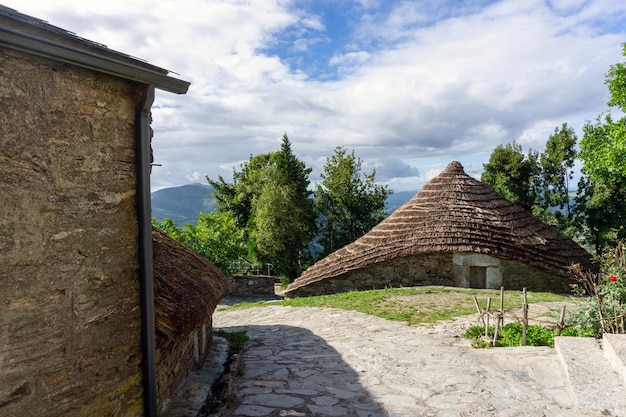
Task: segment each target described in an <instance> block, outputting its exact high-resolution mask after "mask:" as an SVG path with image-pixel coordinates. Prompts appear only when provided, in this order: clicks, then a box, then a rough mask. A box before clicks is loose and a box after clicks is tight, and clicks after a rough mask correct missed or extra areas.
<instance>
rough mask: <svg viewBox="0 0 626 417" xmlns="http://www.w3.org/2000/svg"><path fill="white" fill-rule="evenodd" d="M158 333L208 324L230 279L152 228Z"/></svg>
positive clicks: (169, 334) (187, 330)
mask: <svg viewBox="0 0 626 417" xmlns="http://www.w3.org/2000/svg"><path fill="white" fill-rule="evenodd" d="M152 240H153V242H154V247H155V253H154V298H155V300H154V308H155V326H156V330H157V335H163V336H165V337H167V338H168V339H176V338H177V337H180V336H183V335H186V334H188V333H190V332H191V331H193V330H195V329H197V328H199V326H200V325H201V324H203V323H206V322H207V321H208V320H209V319H210V318H211V316H212V315H213V312H214V311H215V308H216V307H217V304H218V303H219V301H220V300H221V299H222V297H223V296H224V295H226V293H227V292H228V279H227V278H226V277H225V276H224V274H223V273H222V271H220V270H219V268H217V267H216V266H215V265H213V264H212V263H211V262H209V261H208V260H207V259H205V258H203V257H202V256H200V255H198V254H197V253H195V252H194V251H192V250H191V249H189V248H188V247H186V246H185V245H183V244H182V243H179V242H177V241H176V240H174V239H172V238H170V237H168V236H167V235H166V234H165V233H163V232H161V231H160V230H158V229H155V228H153V229H152Z"/></svg>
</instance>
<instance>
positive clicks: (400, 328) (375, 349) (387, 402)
mask: <svg viewBox="0 0 626 417" xmlns="http://www.w3.org/2000/svg"><path fill="white" fill-rule="evenodd" d="M213 319H214V327H216V328H224V329H225V330H229V329H230V330H234V329H236V328H237V329H238V328H246V329H247V331H248V335H249V336H250V341H249V349H248V350H247V351H246V352H245V353H244V355H243V366H244V375H243V376H241V377H239V378H237V379H236V381H235V389H234V393H235V397H236V399H237V404H236V406H235V408H234V409H233V416H238V417H245V416H250V417H253V416H357V417H368V416H370V417H375V416H391V417H409V416H412V417H413V416H415V417H417V416H422V417H426V416H437V417H452V416H498V417H513V416H542V417H543V416H563V417H566V416H572V417H573V416H582V415H584V414H581V413H578V412H577V411H576V410H575V407H574V405H573V402H572V399H571V398H570V395H569V393H568V388H567V383H566V380H565V376H564V372H563V370H562V368H561V366H560V363H559V359H558V357H557V355H556V353H555V351H554V350H553V349H551V348H544V347H524V348H497V349H473V348H471V347H470V346H469V342H468V341H467V340H463V339H460V338H458V334H459V333H460V331H461V330H462V329H461V327H467V326H468V325H469V322H468V321H467V320H466V321H465V322H463V321H460V322H455V323H452V324H450V323H448V324H439V325H437V326H432V327H410V326H407V325H404V324H402V323H398V322H391V321H387V320H384V319H381V318H377V317H373V316H368V315H365V314H360V313H356V312H352V311H343V310H335V309H324V308H292V307H285V306H278V305H276V306H269V307H258V308H253V309H246V310H232V311H221V310H219V309H218V310H217V311H216V312H215V314H214V317H213ZM455 336H456V337H455Z"/></svg>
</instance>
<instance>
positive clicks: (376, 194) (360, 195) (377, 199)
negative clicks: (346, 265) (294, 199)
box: [315, 147, 393, 256]
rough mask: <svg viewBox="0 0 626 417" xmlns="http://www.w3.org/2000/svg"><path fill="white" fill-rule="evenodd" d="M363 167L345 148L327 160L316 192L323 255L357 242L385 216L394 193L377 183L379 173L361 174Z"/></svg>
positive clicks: (338, 149) (337, 149)
mask: <svg viewBox="0 0 626 417" xmlns="http://www.w3.org/2000/svg"><path fill="white" fill-rule="evenodd" d="M361 166H362V161H361V159H360V158H357V157H356V156H355V155H354V151H352V153H350V154H349V153H348V152H347V150H346V149H345V148H343V147H337V148H335V153H334V154H333V156H331V157H330V158H327V159H326V164H325V165H324V172H323V174H322V175H321V177H322V179H323V180H322V182H321V184H319V185H318V186H317V188H316V192H315V203H316V209H317V212H318V227H319V231H320V244H321V245H322V247H323V248H324V250H323V252H322V254H321V256H324V255H327V254H329V253H331V252H333V251H335V250H337V249H339V248H341V247H343V246H345V245H347V244H349V243H351V242H353V241H355V240H356V239H358V238H359V237H361V236H363V235H364V234H365V233H367V232H368V231H369V230H370V229H371V228H372V227H374V226H375V225H377V224H378V223H380V221H381V220H383V219H384V217H385V215H384V208H385V201H386V199H387V196H389V195H390V194H391V193H392V192H393V191H392V190H390V189H389V188H388V187H387V186H380V185H376V184H375V181H376V171H372V172H371V173H370V174H363V175H362V174H361Z"/></svg>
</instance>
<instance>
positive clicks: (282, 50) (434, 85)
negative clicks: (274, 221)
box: [0, 0, 626, 191]
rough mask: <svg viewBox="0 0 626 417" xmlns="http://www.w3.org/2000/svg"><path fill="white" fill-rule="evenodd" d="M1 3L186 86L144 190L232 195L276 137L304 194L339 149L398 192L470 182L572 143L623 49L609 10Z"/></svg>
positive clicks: (485, 2) (476, 0)
mask: <svg viewBox="0 0 626 417" xmlns="http://www.w3.org/2000/svg"><path fill="white" fill-rule="evenodd" d="M0 2H1V3H2V4H3V5H5V6H7V7H11V8H13V9H16V10H17V11H19V12H21V13H24V14H27V15H31V16H33V17H36V18H39V19H43V20H46V21H48V22H49V23H50V24H52V25H55V26H58V27H61V28H63V29H66V30H69V31H71V32H74V33H76V34H77V35H79V36H81V37H83V38H87V39H90V40H93V41H96V42H98V43H101V44H104V45H106V46H107V47H109V48H111V49H113V50H116V51H119V52H123V53H126V54H129V55H132V56H134V57H138V58H141V59H143V60H146V61H148V62H150V63H151V64H154V65H157V66H159V67H162V68H165V69H167V70H170V71H172V73H171V75H172V76H174V77H177V78H181V79H184V80H187V81H190V82H191V86H190V88H189V91H188V93H187V94H186V95H176V94H172V93H168V92H163V91H157V94H156V100H155V103H154V105H153V108H152V113H153V124H152V127H153V129H154V137H153V142H152V144H153V148H154V155H155V163H156V164H160V166H155V167H154V168H153V171H152V178H151V182H152V189H153V191H155V190H158V189H161V188H165V187H172V186H178V185H184V184H189V183H205V184H206V179H205V176H209V177H210V178H212V179H216V178H217V177H218V176H219V175H221V176H223V177H224V179H225V180H226V181H229V182H230V181H231V179H232V172H233V169H239V167H240V164H241V163H243V162H245V161H247V160H248V159H249V158H250V156H251V155H256V154H260V153H266V152H272V151H276V150H278V149H279V148H280V144H281V139H282V136H283V134H285V133H286V134H287V135H288V137H289V140H290V142H291V144H292V149H293V152H294V153H295V154H296V156H297V157H298V158H300V159H301V160H302V161H304V162H305V164H306V165H307V166H308V167H311V168H312V169H313V171H312V173H311V175H310V177H309V179H310V180H311V181H312V183H313V184H315V183H316V182H318V181H319V174H320V173H321V172H322V171H323V167H324V164H325V162H326V158H329V157H331V156H332V154H333V152H334V150H335V148H336V147H337V146H343V147H345V148H347V149H348V150H349V151H354V153H355V155H356V156H357V157H359V158H360V159H361V160H362V161H363V166H362V170H363V173H370V172H371V171H372V170H374V169H375V170H376V179H377V181H378V182H379V183H380V184H386V185H388V186H389V187H390V188H391V189H393V190H396V191H407V190H418V189H420V188H421V186H422V185H423V184H424V183H426V182H427V181H428V180H430V179H431V178H432V177H434V176H436V175H437V174H438V173H439V172H440V171H441V170H442V169H444V168H445V166H446V165H447V164H448V163H449V162H451V161H460V162H461V163H462V164H463V166H464V167H465V171H466V172H467V173H468V174H470V175H472V176H474V177H476V178H480V174H481V173H482V170H483V163H486V162H487V161H488V160H489V156H490V154H491V152H492V151H493V149H494V148H495V147H496V146H497V145H498V144H506V143H509V142H512V141H516V142H518V143H519V144H521V145H522V147H523V148H524V151H525V152H526V151H528V150H529V149H534V150H537V151H542V150H543V147H544V144H545V142H546V140H547V139H548V137H549V135H550V134H551V133H552V132H554V130H555V128H557V127H560V126H561V125H562V124H563V123H568V125H569V126H570V127H572V128H574V130H575V132H576V133H577V134H578V137H579V139H580V138H582V126H583V125H584V124H585V122H586V121H592V122H593V121H595V120H596V118H597V117H598V116H599V115H600V114H601V113H603V112H604V113H606V112H607V111H608V108H607V105H606V102H607V99H608V90H607V88H606V85H605V84H604V81H605V74H606V72H607V71H608V69H609V67H610V65H612V64H615V63H618V62H622V61H623V57H622V54H621V52H622V47H621V45H622V44H623V43H624V42H626V2H625V1H616V0H502V1H497V0H467V1H453V0H439V1H438V0H414V1H400V0H222V1H218V0H121V1H119V0H107V1H97V2H96V1H94V2H92V1H85V0H54V1H49V0H39V1H33V0H0Z"/></svg>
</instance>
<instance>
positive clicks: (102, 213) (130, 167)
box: [0, 48, 147, 417]
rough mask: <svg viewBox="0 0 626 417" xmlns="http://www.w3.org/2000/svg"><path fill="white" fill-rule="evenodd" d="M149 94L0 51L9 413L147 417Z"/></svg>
mask: <svg viewBox="0 0 626 417" xmlns="http://www.w3.org/2000/svg"><path fill="white" fill-rule="evenodd" d="M145 88H147V87H146V86H144V85H140V84H135V83H131V82H128V81H124V80H121V79H119V78H116V77H113V76H109V75H105V74H102V73H97V72H93V71H89V70H85V69H80V68H77V67H73V66H71V65H66V64H61V63H58V62H53V61H49V60H47V59H44V58H39V57H34V56H32V55H27V54H23V53H20V52H16V51H12V50H6V49H3V48H0V108H2V112H0V141H1V145H2V146H0V195H2V199H0V277H1V280H2V291H0V369H1V372H0V415H7V416H9V415H33V416H34V415H40V416H44V415H45V416H48V417H54V416H64V417H67V416H81V417H85V416H99V417H101V416H118V415H124V416H139V415H142V410H143V405H142V401H143V398H142V395H143V388H142V384H141V379H142V368H141V360H142V355H141V308H140V288H139V271H138V268H139V265H138V224H137V212H136V204H135V195H136V185H137V184H136V162H135V161H136V155H135V153H136V148H135V123H136V122H135V114H136V108H137V106H138V104H139V102H140V100H141V97H142V95H143V94H144V89H145Z"/></svg>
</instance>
